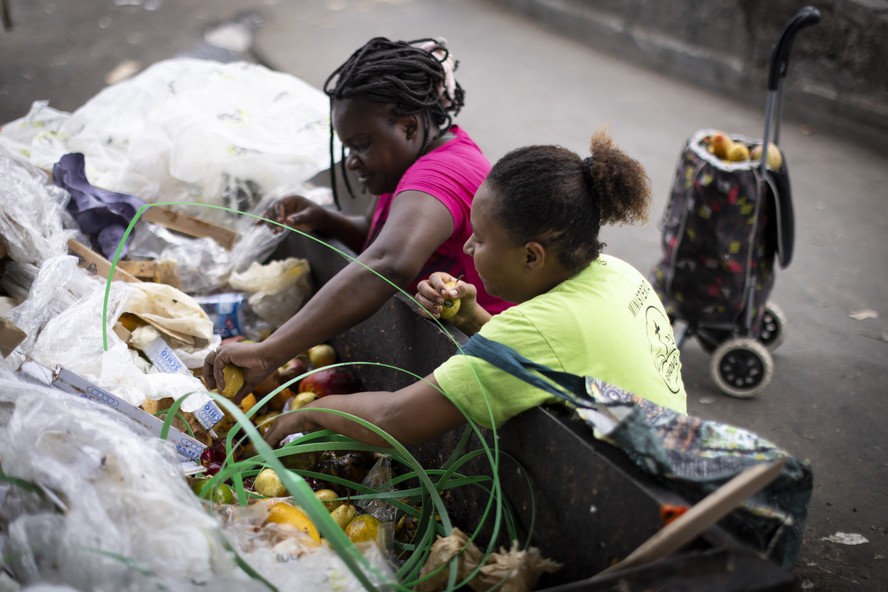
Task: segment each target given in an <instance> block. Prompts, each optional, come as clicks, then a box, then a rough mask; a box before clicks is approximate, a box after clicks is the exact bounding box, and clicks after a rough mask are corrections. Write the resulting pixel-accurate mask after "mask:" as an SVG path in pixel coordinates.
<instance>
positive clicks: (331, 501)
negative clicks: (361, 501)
mask: <svg viewBox="0 0 888 592" xmlns="http://www.w3.org/2000/svg"><path fill="white" fill-rule="evenodd" d="M315 497H316V498H318V499H319V500H321V501H322V502H324V505H325V506H326V507H327V511H328V512H332V511H333V510H335V509H336V508H338V507H339V506H340V504H342V502H341V501H339V500H338V499H337V498H338V497H339V494H338V493H336V492H335V491H333V490H332V489H318V490H317V491H315Z"/></svg>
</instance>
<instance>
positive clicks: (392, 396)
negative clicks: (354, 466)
mask: <svg viewBox="0 0 888 592" xmlns="http://www.w3.org/2000/svg"><path fill="white" fill-rule="evenodd" d="M320 409H335V410H337V411H344V412H346V413H349V414H351V415H356V416H358V417H360V418H362V419H365V420H367V421H368V422H370V423H372V424H374V425H376V426H377V427H379V428H381V429H383V430H385V431H386V432H388V433H389V434H390V435H391V436H393V437H394V438H395V439H396V440H397V441H398V442H401V443H402V444H417V443H420V442H425V441H426V440H431V439H432V438H434V437H436V436H439V435H440V434H443V433H445V432H447V431H449V430H452V429H454V428H456V427H459V426H460V425H462V424H464V423H465V422H466V418H465V416H463V414H462V413H461V412H460V410H459V409H458V408H457V407H456V406H455V405H454V404H453V403H451V402H450V400H449V399H447V397H445V396H444V395H443V394H441V392H440V391H439V390H438V383H437V382H435V377H434V376H433V375H429V376H427V377H426V379H425V380H420V381H418V382H416V383H414V384H412V385H410V386H408V387H405V388H403V389H401V390H399V391H396V392H394V393H390V392H365V393H355V394H353V395H328V396H326V397H322V398H320V399H318V400H316V401H314V402H312V403H310V404H308V405H306V406H305V407H303V408H302V409H300V410H298V411H295V412H293V413H290V414H288V415H284V416H282V417H279V418H278V419H277V420H275V422H274V424H273V425H272V427H271V428H270V429H269V430H268V432H266V434H265V440H266V442H268V443H269V444H270V445H271V446H277V445H278V444H279V443H280V441H281V440H283V439H284V438H285V437H287V436H288V435H290V434H294V433H297V432H310V431H315V430H321V429H328V430H332V431H334V432H337V433H340V434H343V435H345V436H349V437H350V438H354V439H355V440H358V441H361V442H365V443H367V444H373V445H377V446H386V447H387V446H390V444H389V443H388V442H386V441H385V440H384V439H382V438H380V437H379V436H378V435H377V434H376V433H374V432H373V431H371V430H369V429H367V428H365V427H363V426H361V425H360V424H358V423H355V422H354V421H352V420H351V419H348V418H345V417H341V416H339V415H335V414H333V413H326V412H324V411H319V410H320Z"/></svg>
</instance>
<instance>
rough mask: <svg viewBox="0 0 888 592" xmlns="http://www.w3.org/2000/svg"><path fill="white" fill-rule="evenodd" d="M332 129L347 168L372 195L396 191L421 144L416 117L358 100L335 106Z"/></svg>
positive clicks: (420, 132) (382, 105)
mask: <svg viewBox="0 0 888 592" xmlns="http://www.w3.org/2000/svg"><path fill="white" fill-rule="evenodd" d="M333 128H334V129H335V130H336V134H337V135H338V136H339V139H340V140H341V141H342V143H343V145H344V146H345V148H346V158H345V166H346V168H348V170H350V171H353V172H354V173H355V174H356V175H357V178H358V181H359V182H360V183H361V185H362V186H364V187H365V188H366V189H367V191H369V192H370V193H372V194H373V195H380V194H382V193H391V192H393V191H394V190H395V188H396V187H397V186H398V182H399V181H400V180H401V177H402V176H403V175H404V172H405V171H406V170H407V169H408V168H409V167H410V165H412V164H413V163H414V161H415V160H416V158H417V156H418V155H419V150H420V148H421V144H422V130H421V129H419V126H418V119H417V118H416V117H412V116H405V117H396V116H394V115H393V114H392V113H391V106H390V105H386V104H384V103H374V102H373V101H368V100H366V99H363V98H359V97H356V98H352V99H341V100H338V101H336V102H335V103H334V104H333Z"/></svg>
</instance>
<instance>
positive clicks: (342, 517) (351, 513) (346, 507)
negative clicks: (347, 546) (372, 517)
mask: <svg viewBox="0 0 888 592" xmlns="http://www.w3.org/2000/svg"><path fill="white" fill-rule="evenodd" d="M357 515H358V510H357V509H356V508H355V507H354V506H353V505H351V504H342V505H341V506H339V507H337V508H335V509H334V510H333V511H332V512H330V518H332V519H333V522H335V523H336V524H338V525H339V528H341V529H343V530H345V529H346V528H347V527H348V525H349V524H351V522H352V520H354V519H355V516H357Z"/></svg>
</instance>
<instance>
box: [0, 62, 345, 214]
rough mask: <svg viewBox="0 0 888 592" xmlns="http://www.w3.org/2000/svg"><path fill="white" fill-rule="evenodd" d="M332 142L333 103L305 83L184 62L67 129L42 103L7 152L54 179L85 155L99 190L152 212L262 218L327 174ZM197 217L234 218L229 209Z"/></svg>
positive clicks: (131, 83) (123, 86) (262, 71)
mask: <svg viewBox="0 0 888 592" xmlns="http://www.w3.org/2000/svg"><path fill="white" fill-rule="evenodd" d="M329 134H330V103H329V99H328V98H327V96H326V95H325V94H324V93H323V92H321V91H320V90H318V89H316V88H314V87H312V86H310V85H309V84H307V83H305V82H303V81H302V80H300V79H299V78H297V77H295V76H292V75H290V74H285V73H281V72H274V71H272V70H269V69H268V68H265V67H264V66H261V65H256V64H248V63H244V62H235V63H227V64H223V63H219V62H214V61H210V60H200V59H193V58H175V59H170V60H164V61H160V62H157V63H155V64H153V65H152V66H150V67H149V68H147V69H146V70H144V71H143V72H141V73H139V74H137V75H136V76H133V77H132V78H129V79H127V80H125V81H123V82H120V83H118V84H115V85H112V86H109V87H106V88H105V89H103V90H102V91H101V92H99V93H98V94H97V95H96V96H94V97H93V98H92V99H90V100H89V101H88V102H87V103H86V104H84V105H83V106H82V107H80V108H79V109H77V111H75V112H74V113H73V114H70V115H69V116H67V117H66V115H65V114H63V113H61V112H58V111H55V110H53V109H51V108H49V107H48V105H47V104H46V103H35V104H34V106H33V107H32V109H31V112H30V113H28V115H26V116H25V117H24V118H22V119H20V120H16V121H14V122H11V123H9V124H7V125H6V126H4V128H3V129H2V131H0V143H5V144H7V146H9V147H10V148H11V149H13V150H15V151H17V152H18V153H19V154H27V155H28V157H29V158H30V159H31V161H32V162H33V163H34V164H36V165H37V166H39V167H42V168H46V169H50V168H51V167H52V165H53V164H54V163H56V162H58V160H59V158H60V157H61V156H62V155H63V154H64V153H66V152H81V153H83V154H85V155H86V163H87V171H86V172H87V177H88V178H89V180H90V182H91V183H92V184H94V185H96V186H98V187H102V188H104V189H108V190H111V191H117V192H120V193H127V194H131V195H135V196H138V197H140V198H142V199H144V200H146V201H149V202H153V201H158V200H160V199H162V200H163V201H181V202H189V203H206V204H212V205H216V206H223V207H226V208H232V209H237V210H241V211H251V210H252V209H253V207H254V206H255V205H256V204H257V203H258V202H259V201H260V200H261V199H262V197H263V196H266V195H269V194H276V195H284V194H287V193H299V192H300V191H301V190H302V188H303V184H304V183H305V182H306V181H308V180H309V179H311V178H312V177H313V176H314V175H316V174H317V173H319V172H321V171H322V170H325V169H327V168H328V167H329V166H330V135H329ZM334 154H339V146H338V144H337V146H336V147H335V149H334ZM189 213H191V214H194V215H198V216H200V217H201V218H204V219H207V220H221V219H226V218H230V215H228V214H227V213H226V212H225V211H224V210H219V209H215V210H205V209H204V210H201V211H196V210H190V211H189Z"/></svg>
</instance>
